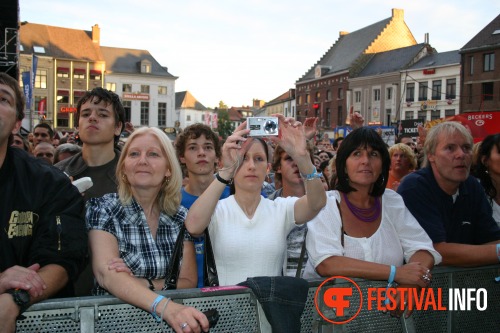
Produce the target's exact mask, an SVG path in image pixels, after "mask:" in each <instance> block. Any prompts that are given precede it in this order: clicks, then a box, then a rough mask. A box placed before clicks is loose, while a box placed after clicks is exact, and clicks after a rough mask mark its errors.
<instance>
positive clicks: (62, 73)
mask: <svg viewBox="0 0 500 333" xmlns="http://www.w3.org/2000/svg"><path fill="white" fill-rule="evenodd" d="M57 77H61V78H68V77H69V68H66V67H57Z"/></svg>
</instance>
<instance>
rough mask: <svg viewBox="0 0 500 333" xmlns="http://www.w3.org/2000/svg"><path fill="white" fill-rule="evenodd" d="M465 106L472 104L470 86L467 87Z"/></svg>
mask: <svg viewBox="0 0 500 333" xmlns="http://www.w3.org/2000/svg"><path fill="white" fill-rule="evenodd" d="M467 104H472V84H468V85H467Z"/></svg>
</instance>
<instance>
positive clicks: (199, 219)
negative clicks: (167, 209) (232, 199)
mask: <svg viewBox="0 0 500 333" xmlns="http://www.w3.org/2000/svg"><path fill="white" fill-rule="evenodd" d="M248 133H249V130H247V129H246V122H243V123H242V124H241V125H240V126H238V128H236V130H235V131H234V133H233V134H232V135H231V136H229V137H228V138H227V139H226V142H225V143H224V145H223V146H222V166H223V167H222V168H221V169H220V170H219V172H218V176H219V177H220V178H222V179H223V180H226V181H229V180H231V179H232V178H233V176H234V173H235V172H236V169H237V168H238V164H239V161H240V160H241V156H240V155H241V153H240V151H241V148H242V144H241V143H242V142H245V140H246V138H245V135H247V134H248ZM225 187H226V184H224V183H222V182H221V181H219V180H218V179H216V180H214V181H213V182H212V183H211V184H210V186H208V188H207V189H206V190H205V191H204V192H203V193H202V195H200V196H199V197H198V199H196V201H195V202H194V203H193V205H192V206H191V208H189V211H188V214H187V217H186V222H185V224H186V229H187V230H188V231H189V233H190V234H191V235H193V236H195V237H198V236H200V235H201V234H202V233H203V231H204V230H205V229H206V228H207V227H208V225H209V224H210V220H211V218H212V214H213V213H214V210H215V207H216V206H217V202H218V201H219V198H220V196H221V194H222V192H223V191H224V188H225Z"/></svg>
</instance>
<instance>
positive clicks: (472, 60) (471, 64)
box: [469, 56, 474, 75]
mask: <svg viewBox="0 0 500 333" xmlns="http://www.w3.org/2000/svg"><path fill="white" fill-rule="evenodd" d="M469 74H470V75H473V74H474V56H470V57H469Z"/></svg>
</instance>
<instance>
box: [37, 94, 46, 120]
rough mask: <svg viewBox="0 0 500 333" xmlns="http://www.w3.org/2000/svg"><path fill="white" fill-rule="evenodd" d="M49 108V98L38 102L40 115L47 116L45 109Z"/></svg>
mask: <svg viewBox="0 0 500 333" xmlns="http://www.w3.org/2000/svg"><path fill="white" fill-rule="evenodd" d="M46 107H47V98H43V99H41V100H40V102H38V114H39V115H40V116H43V115H44V114H45V108H46Z"/></svg>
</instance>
